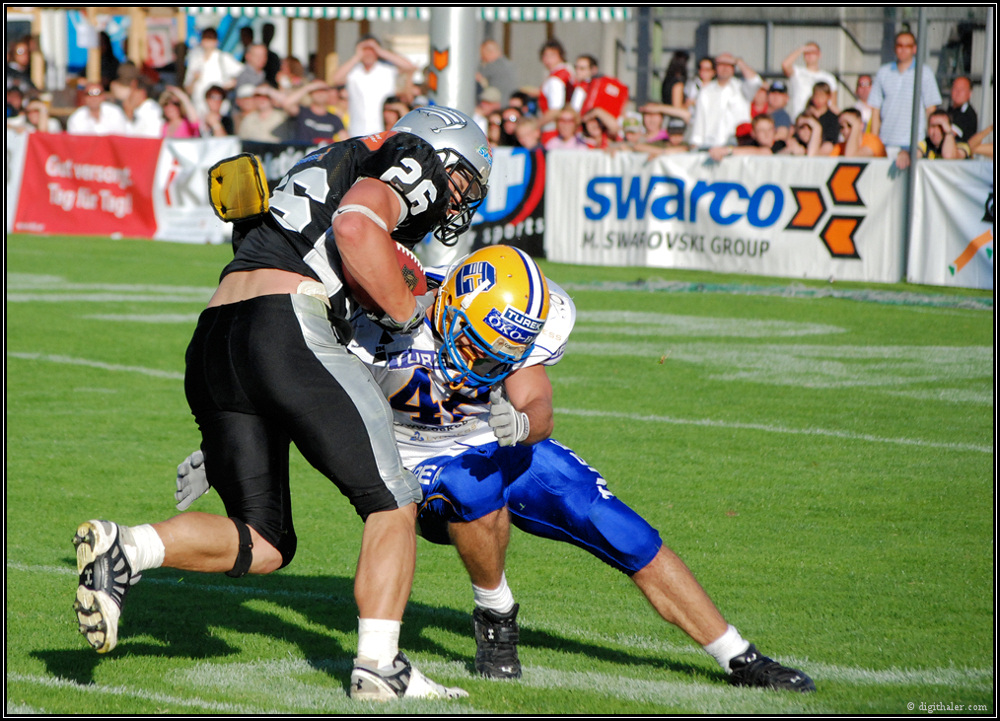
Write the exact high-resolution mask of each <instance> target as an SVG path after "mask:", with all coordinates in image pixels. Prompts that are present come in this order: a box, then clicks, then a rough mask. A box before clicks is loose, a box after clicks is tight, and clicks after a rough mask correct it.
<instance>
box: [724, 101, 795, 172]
mask: <svg viewBox="0 0 1000 721" xmlns="http://www.w3.org/2000/svg"><path fill="white" fill-rule="evenodd" d="M748 137H749V142H747V143H745V144H742V145H737V146H732V145H720V146H717V147H714V148H710V149H709V151H708V155H709V157H710V158H711V159H712V160H714V161H715V162H717V163H718V162H721V161H722V159H723V158H728V157H730V156H732V155H775V154H777V153H780V152H781V151H782V150H783V149H784V148H785V141H783V140H778V139H777V137H776V128H775V126H774V120H772V119H771V116H770V115H768V114H767V113H762V114H760V115H758V116H757V117H755V118H754V119H753V120H752V121H751V122H750V134H749V136H748Z"/></svg>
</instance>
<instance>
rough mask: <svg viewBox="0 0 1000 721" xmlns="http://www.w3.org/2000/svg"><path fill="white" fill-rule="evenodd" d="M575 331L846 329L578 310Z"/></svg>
mask: <svg viewBox="0 0 1000 721" xmlns="http://www.w3.org/2000/svg"><path fill="white" fill-rule="evenodd" d="M576 321H577V325H576V327H575V330H576V332H577V333H606V334H612V335H623V334H624V335H642V336H650V335H660V336H709V337H713V338H717V337H730V338H787V337H793V338H794V337H799V336H806V335H834V334H838V333H846V332H847V329H846V328H842V327H840V326H835V325H825V324H822V323H801V322H798V321H790V320H758V319H754V318H720V317H714V316H709V317H703V316H688V315H675V314H673V313H640V312H637V311H621V310H598V311H583V310H581V311H578V312H577V314H576Z"/></svg>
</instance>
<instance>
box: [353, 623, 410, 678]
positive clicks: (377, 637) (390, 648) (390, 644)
mask: <svg viewBox="0 0 1000 721" xmlns="http://www.w3.org/2000/svg"><path fill="white" fill-rule="evenodd" d="M401 626H402V622H401V621H388V620H386V619H382V618H359V619H358V658H359V659H364V660H367V661H374V662H375V665H376V666H377V667H378V668H382V667H383V666H391V665H392V661H393V659H394V658H396V655H397V654H398V653H399V629H400V627H401Z"/></svg>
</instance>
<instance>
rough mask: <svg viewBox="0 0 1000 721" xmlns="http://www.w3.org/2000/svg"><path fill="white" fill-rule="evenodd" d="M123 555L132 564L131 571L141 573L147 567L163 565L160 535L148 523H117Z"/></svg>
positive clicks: (164, 551)
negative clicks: (123, 550) (138, 524)
mask: <svg viewBox="0 0 1000 721" xmlns="http://www.w3.org/2000/svg"><path fill="white" fill-rule="evenodd" d="M118 532H119V533H120V534H121V540H122V547H123V548H124V549H125V557H126V558H127V559H128V562H129V565H130V566H132V573H141V572H142V571H145V570H146V569H149V568H159V567H160V566H162V565H163V555H164V554H165V553H166V549H165V548H164V547H163V541H162V540H160V535H159V534H158V533H157V532H156V530H155V529H154V528H153V527H152V526H151V525H149V524H148V523H146V524H143V525H141V526H122V525H121V524H119V525H118Z"/></svg>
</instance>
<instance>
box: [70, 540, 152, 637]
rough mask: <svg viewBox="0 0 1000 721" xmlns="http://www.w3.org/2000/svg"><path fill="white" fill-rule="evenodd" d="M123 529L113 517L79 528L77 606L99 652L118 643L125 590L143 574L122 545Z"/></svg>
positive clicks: (82, 628) (76, 543) (85, 630)
mask: <svg viewBox="0 0 1000 721" xmlns="http://www.w3.org/2000/svg"><path fill="white" fill-rule="evenodd" d="M121 532H122V529H121V528H120V527H119V526H118V524H116V523H112V522H111V521H86V522H84V523H81V524H80V527H79V528H77V529H76V535H75V536H74V537H73V545H74V546H76V570H77V571H78V572H79V574H80V585H79V586H77V589H76V601H75V602H74V603H73V609H74V610H75V611H76V617H77V620H78V621H79V622H80V633H82V634H83V635H84V637H85V638H86V639H87V643H89V644H90V645H91V646H92V647H93V648H94V649H95V650H96V651H97V652H98V653H107V652H108V651H110V650H111V649H113V648H114V647H115V644H117V643H118V619H119V617H120V616H121V613H122V603H124V601H125V594H126V593H128V590H129V589H130V588H131V587H132V586H134V585H135V584H136V583H137V582H138V581H139V579H140V578H141V577H142V576H141V574H138V573H132V566H131V565H130V564H129V562H128V558H127V557H126V556H125V549H124V548H123V547H122V539H121V535H122V533H121Z"/></svg>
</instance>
